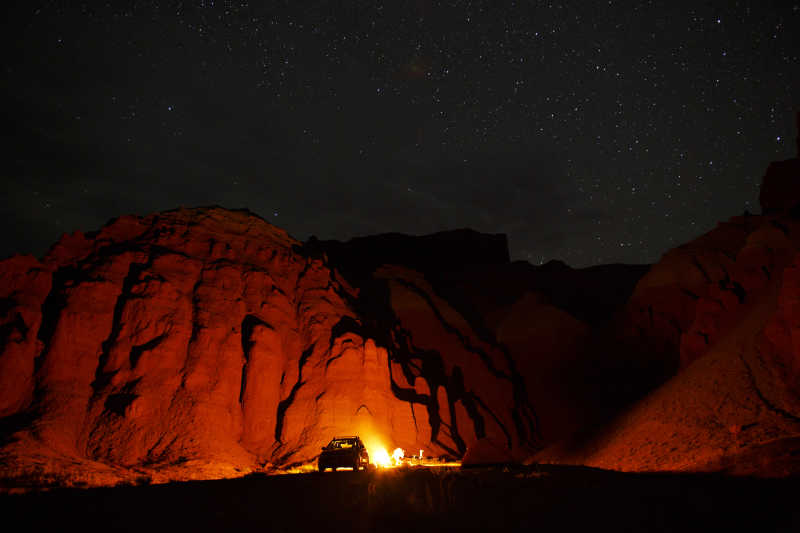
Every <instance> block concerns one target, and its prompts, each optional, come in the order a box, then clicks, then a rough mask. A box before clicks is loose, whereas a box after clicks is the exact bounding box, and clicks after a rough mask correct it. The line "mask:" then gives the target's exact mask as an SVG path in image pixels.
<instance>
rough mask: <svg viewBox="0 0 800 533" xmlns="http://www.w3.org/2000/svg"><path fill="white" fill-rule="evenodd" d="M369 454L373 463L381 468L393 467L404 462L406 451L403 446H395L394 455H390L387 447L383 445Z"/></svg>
mask: <svg viewBox="0 0 800 533" xmlns="http://www.w3.org/2000/svg"><path fill="white" fill-rule="evenodd" d="M369 455H370V458H371V459H372V463H373V464H375V465H376V466H379V467H381V468H393V467H395V466H400V464H402V462H403V457H405V452H404V451H403V449H402V448H395V449H394V451H393V452H392V455H389V452H388V451H386V448H384V447H382V446H381V447H378V448H376V449H375V450H373V451H372V452H371V453H370V454H369Z"/></svg>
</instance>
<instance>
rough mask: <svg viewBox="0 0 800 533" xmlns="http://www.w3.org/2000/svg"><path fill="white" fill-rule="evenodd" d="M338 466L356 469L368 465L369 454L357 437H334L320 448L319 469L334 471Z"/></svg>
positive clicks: (365, 467) (364, 467)
mask: <svg viewBox="0 0 800 533" xmlns="http://www.w3.org/2000/svg"><path fill="white" fill-rule="evenodd" d="M338 467H346V468H352V469H353V471H358V469H359V468H363V469H364V470H365V471H366V470H367V468H368V467H369V454H368V453H367V449H366V448H365V447H364V443H363V442H361V439H359V438H358V437H334V438H333V440H332V441H330V443H328V445H327V446H325V447H324V448H322V453H321V454H320V455H319V471H320V472H324V471H325V469H326V468H330V469H332V470H334V471H336V469H337V468H338Z"/></svg>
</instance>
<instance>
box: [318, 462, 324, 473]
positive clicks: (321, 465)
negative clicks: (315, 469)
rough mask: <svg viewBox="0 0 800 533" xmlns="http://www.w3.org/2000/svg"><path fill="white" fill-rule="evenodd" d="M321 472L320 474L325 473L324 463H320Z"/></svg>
mask: <svg viewBox="0 0 800 533" xmlns="http://www.w3.org/2000/svg"><path fill="white" fill-rule="evenodd" d="M319 471H320V473H322V472H325V465H323V464H322V463H320V465H319Z"/></svg>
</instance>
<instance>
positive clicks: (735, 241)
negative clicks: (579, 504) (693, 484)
mask: <svg viewBox="0 0 800 533" xmlns="http://www.w3.org/2000/svg"><path fill="white" fill-rule="evenodd" d="M798 235H800V221H798V220H797V219H796V218H795V217H794V216H793V215H792V214H790V213H787V212H773V213H772V214H768V215H762V216H752V215H750V216H744V217H736V218H734V219H732V220H731V221H729V222H727V223H724V224H721V225H719V226H718V227H717V228H715V229H714V230H712V231H711V232H709V233H707V234H706V235H703V236H702V237H700V238H698V239H696V240H694V241H692V242H691V243H688V244H686V245H683V246H680V247H679V248H676V249H674V250H671V251H670V252H668V253H667V254H666V255H665V256H664V257H663V258H662V260H661V261H660V262H659V263H658V264H656V265H654V266H653V268H652V269H651V271H650V273H649V274H648V275H646V276H645V277H644V278H642V279H641V281H640V282H639V284H638V286H637V288H636V290H635V291H634V294H633V296H632V297H631V300H630V302H629V305H628V311H627V312H628V315H627V320H628V330H629V331H635V332H636V335H637V337H638V340H639V342H640V346H648V345H649V346H651V347H652V350H651V351H650V353H651V354H656V356H657V357H660V358H663V360H665V361H669V360H674V361H675V362H676V363H679V364H676V368H675V375H674V376H673V377H671V379H669V380H667V381H666V382H665V383H664V384H663V385H662V386H660V387H658V388H657V389H656V390H654V391H653V392H652V393H650V394H649V395H647V396H646V397H645V398H643V399H642V400H641V401H639V402H637V403H636V404H635V405H634V406H633V407H632V408H630V409H627V410H625V411H623V412H621V413H619V414H618V416H617V417H616V418H615V420H614V421H613V423H612V424H610V425H608V426H606V427H603V428H601V429H600V430H599V431H598V432H597V433H596V434H595V435H593V436H591V437H590V438H588V439H586V440H585V441H582V442H574V441H573V442H569V443H565V444H562V445H558V446H553V447H551V448H550V449H548V450H546V451H544V452H542V453H540V454H538V455H537V456H536V460H540V461H546V462H570V463H578V464H586V465H591V466H598V467H603V468H613V469H622V470H720V469H722V470H726V471H730V472H736V473H747V474H757V475H786V474H789V473H796V472H798V471H800V461H799V460H798V459H797V457H796V454H794V452H795V451H796V443H797V441H798V438H800V397H799V396H798V394H799V393H800V387H798V385H800V383H798V379H797V375H798V372H797V369H798V366H799V365H798V355H797V354H798V348H800V344H798V343H796V342H795V341H796V339H795V337H797V336H798V335H797V332H796V331H795V330H797V328H798V324H797V320H796V315H797V309H796V307H797V305H796V303H797V301H798V288H799V287H800V285H798V281H797V279H798V274H797V272H798V262H797V261H798V260H797V257H798V254H800V241H798ZM645 354H647V352H646V351H644V350H643V351H642V355H643V356H645Z"/></svg>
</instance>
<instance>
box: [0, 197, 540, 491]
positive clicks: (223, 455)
mask: <svg viewBox="0 0 800 533" xmlns="http://www.w3.org/2000/svg"><path fill="white" fill-rule="evenodd" d="M306 252H307V250H306V247H304V246H303V245H302V243H300V242H298V241H296V240H294V239H293V238H291V237H290V236H289V235H287V234H286V233H285V232H284V231H282V230H280V229H278V228H276V227H274V226H272V225H270V224H268V223H267V222H265V221H263V220H261V219H260V218H258V217H256V216H254V215H252V214H250V213H248V212H243V211H238V212H237V211H228V210H224V209H219V208H206V209H180V210H176V211H172V212H165V213H160V214H156V215H151V216H147V217H136V216H128V217H122V218H119V219H117V220H115V221H112V222H111V223H109V224H108V225H107V226H106V227H104V228H103V229H101V230H100V231H99V232H96V233H94V234H89V235H81V234H73V235H67V236H65V237H64V238H62V239H61V240H60V241H59V242H58V243H57V244H56V245H55V246H54V247H53V248H52V249H51V250H50V252H49V253H48V254H47V255H46V257H44V258H43V259H42V260H41V261H39V260H36V259H34V258H32V257H14V258H11V259H9V260H6V261H3V262H0V272H2V273H3V275H2V278H0V302H2V307H0V311H1V312H2V315H1V317H0V320H1V321H2V322H1V324H2V325H1V326H0V350H2V351H1V352H0V385H2V388H1V389H0V390H2V394H0V417H2V433H3V438H4V440H3V443H2V444H3V446H2V448H0V454H2V455H0V458H1V459H2V465H3V467H2V468H3V472H2V473H3V476H4V477H5V478H15V479H25V478H26V477H38V478H47V477H48V476H49V477H51V478H52V479H54V480H56V481H57V482H58V481H59V480H61V481H62V482H67V483H69V482H81V483H89V484H97V483H109V482H113V481H114V480H117V479H130V478H131V477H132V476H145V477H150V478H153V479H185V478H195V477H198V478H201V477H218V476H233V475H241V474H243V473H246V472H249V471H253V470H261V469H267V470H269V469H270V468H272V467H287V466H291V465H294V464H302V463H305V462H308V461H311V460H313V459H314V458H315V457H316V455H318V453H319V448H320V446H321V445H324V444H326V443H327V441H328V440H329V439H330V438H331V437H332V436H333V435H337V434H351V433H358V434H360V435H361V436H362V437H363V438H365V440H367V444H368V445H369V446H373V447H374V446H375V445H377V444H378V443H380V444H382V445H383V446H387V447H389V446H392V447H393V446H400V447H404V448H406V449H409V450H415V451H416V450H419V449H422V450H424V453H425V454H426V455H428V456H438V455H449V456H453V457H460V456H461V455H462V454H463V453H464V452H465V451H466V449H467V448H468V447H469V446H470V445H471V444H472V443H474V442H476V441H477V440H478V439H488V440H491V441H492V442H498V443H501V445H502V446H503V447H504V448H505V449H506V452H507V453H508V454H511V455H512V456H514V457H517V458H518V459H521V458H522V457H524V456H525V455H526V454H527V453H530V450H531V449H532V448H531V446H532V445H534V444H535V443H536V439H537V427H536V422H535V416H534V414H533V411H532V408H531V406H530V404H529V402H528V399H527V397H526V396H525V394H524V392H523V389H522V388H521V379H520V377H519V375H518V374H517V373H516V370H515V369H514V365H513V363H512V362H511V360H510V358H509V357H508V354H506V353H503V352H502V351H501V350H499V349H498V348H497V347H496V346H491V345H488V344H486V343H485V342H483V341H481V340H480V339H479V338H477V337H476V336H475V335H474V333H473V332H472V331H471V330H470V328H469V326H468V325H467V323H466V322H465V321H464V319H463V318H462V317H461V316H460V315H459V314H458V313H457V312H456V311H454V310H453V309H452V308H451V307H449V306H448V305H447V304H446V302H444V301H443V300H441V299H439V298H437V297H436V295H435V294H434V293H433V291H432V290H431V288H430V287H429V286H428V285H427V284H426V282H425V280H424V278H422V277H421V276H420V275H419V274H418V273H415V272H414V271H411V270H408V269H403V268H400V267H395V268H394V269H386V270H384V271H383V272H382V273H380V275H379V276H376V278H375V281H374V282H373V283H374V284H375V286H374V287H372V288H371V293H370V297H369V298H361V299H360V298H359V289H355V288H353V287H352V286H350V285H349V284H348V283H347V281H345V280H344V279H343V278H342V277H341V276H340V275H338V274H337V272H336V271H335V270H333V269H331V268H330V267H329V266H328V265H327V264H326V258H325V257H318V256H315V255H314V254H309V253H306Z"/></svg>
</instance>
